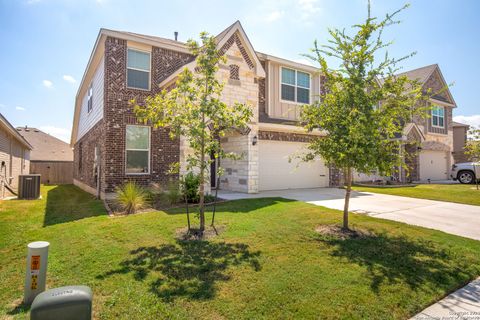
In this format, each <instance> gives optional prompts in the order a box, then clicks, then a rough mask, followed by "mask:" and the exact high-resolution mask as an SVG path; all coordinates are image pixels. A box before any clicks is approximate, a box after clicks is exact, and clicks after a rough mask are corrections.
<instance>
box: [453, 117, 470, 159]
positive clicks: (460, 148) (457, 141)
mask: <svg viewBox="0 0 480 320" xmlns="http://www.w3.org/2000/svg"><path fill="white" fill-rule="evenodd" d="M452 126H453V159H454V160H455V163H461V162H468V156H467V155H466V154H465V150H464V148H465V144H466V143H467V134H468V130H469V129H470V126H469V125H468V124H464V123H460V122H455V121H453V122H452Z"/></svg>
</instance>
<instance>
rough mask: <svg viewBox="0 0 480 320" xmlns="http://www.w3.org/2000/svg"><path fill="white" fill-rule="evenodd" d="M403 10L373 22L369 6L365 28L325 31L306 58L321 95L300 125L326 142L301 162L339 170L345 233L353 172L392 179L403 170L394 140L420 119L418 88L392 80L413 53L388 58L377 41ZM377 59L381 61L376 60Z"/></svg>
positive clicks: (384, 45) (408, 81)
mask: <svg viewBox="0 0 480 320" xmlns="http://www.w3.org/2000/svg"><path fill="white" fill-rule="evenodd" d="M407 6H408V5H406V6H404V7H403V8H402V9H400V10H398V11H396V12H394V13H393V14H387V15H386V17H385V18H384V19H383V20H378V19H377V18H375V17H371V16H370V4H369V6H368V17H367V19H366V20H365V22H364V23H362V24H358V25H354V26H353V29H354V30H355V31H356V32H355V34H354V35H352V36H351V35H348V34H347V33H346V32H345V30H339V29H330V30H329V34H330V37H331V39H330V40H328V44H327V45H322V46H320V45H318V43H317V41H315V42H314V48H313V49H312V53H311V54H308V55H306V56H307V57H309V58H311V59H313V60H314V61H316V62H318V63H319V65H320V74H321V76H322V78H323V80H322V86H323V90H322V92H321V94H320V97H319V99H317V100H316V101H314V102H313V103H312V104H311V105H307V106H305V107H304V108H303V110H302V121H303V122H304V126H305V128H306V129H307V130H309V131H311V130H315V129H320V130H323V131H325V133H326V136H325V137H322V138H316V139H314V140H313V141H312V142H311V143H310V144H309V148H308V152H307V153H305V154H304V155H303V160H305V161H308V160H312V159H313V158H315V157H316V156H321V157H322V158H323V159H325V161H326V162H327V163H329V164H331V165H334V166H336V167H337V168H339V169H341V170H343V173H344V178H345V184H346V188H347V192H346V196H345V208H344V228H348V204H349V198H350V191H351V183H352V171H353V170H354V169H355V170H356V171H358V172H362V173H368V172H371V171H374V170H377V171H378V172H379V173H380V174H383V175H392V174H394V171H395V170H398V168H400V167H405V164H404V160H403V158H402V157H401V156H400V152H399V151H400V148H401V141H400V140H399V139H398V137H399V134H400V135H401V133H402V131H403V128H404V126H405V125H406V124H407V123H408V122H411V121H412V119H413V118H414V117H416V116H422V115H423V114H425V109H424V108H425V107H421V106H426V104H425V94H424V92H423V91H422V87H421V85H420V83H418V82H417V81H415V80H411V79H409V78H407V77H406V76H401V75H400V76H399V75H396V73H397V72H398V71H399V69H400V68H399V63H400V62H402V61H403V60H404V59H407V58H408V57H410V56H412V55H413V54H414V53H412V54H410V55H407V56H404V57H402V58H400V59H395V58H391V57H390V56H389V55H388V52H387V51H386V49H387V47H388V46H389V45H390V44H391V42H384V41H383V40H382V34H383V31H384V29H385V28H387V27H389V26H392V25H395V24H398V23H399V22H398V21H396V20H395V17H396V16H397V14H398V13H400V12H401V11H402V10H403V9H405V8H407ZM380 53H384V54H383V55H382V57H383V58H381V59H377V57H379V55H380ZM327 58H328V59H332V60H334V61H336V62H339V67H338V68H332V67H331V66H330V65H329V64H328V63H327Z"/></svg>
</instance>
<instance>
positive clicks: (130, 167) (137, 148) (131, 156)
mask: <svg viewBox="0 0 480 320" xmlns="http://www.w3.org/2000/svg"><path fill="white" fill-rule="evenodd" d="M126 131H127V133H126V147H125V149H126V164H125V171H126V173H127V174H145V173H149V172H150V127H145V126H131V125H127V130H126Z"/></svg>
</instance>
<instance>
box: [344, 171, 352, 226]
mask: <svg viewBox="0 0 480 320" xmlns="http://www.w3.org/2000/svg"><path fill="white" fill-rule="evenodd" d="M344 176H345V187H346V192H345V205H344V207H343V229H345V230H348V229H349V228H348V205H349V203H350V194H351V192H352V168H350V167H349V168H346V169H345V170H344Z"/></svg>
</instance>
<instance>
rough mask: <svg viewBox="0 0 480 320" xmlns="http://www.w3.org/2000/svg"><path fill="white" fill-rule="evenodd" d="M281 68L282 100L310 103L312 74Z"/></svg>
mask: <svg viewBox="0 0 480 320" xmlns="http://www.w3.org/2000/svg"><path fill="white" fill-rule="evenodd" d="M281 70H282V79H281V85H282V87H281V97H282V100H285V101H292V102H298V103H306V104H308V103H310V74H308V73H306V72H302V71H298V70H294V69H288V68H283V67H282V68H281Z"/></svg>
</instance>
